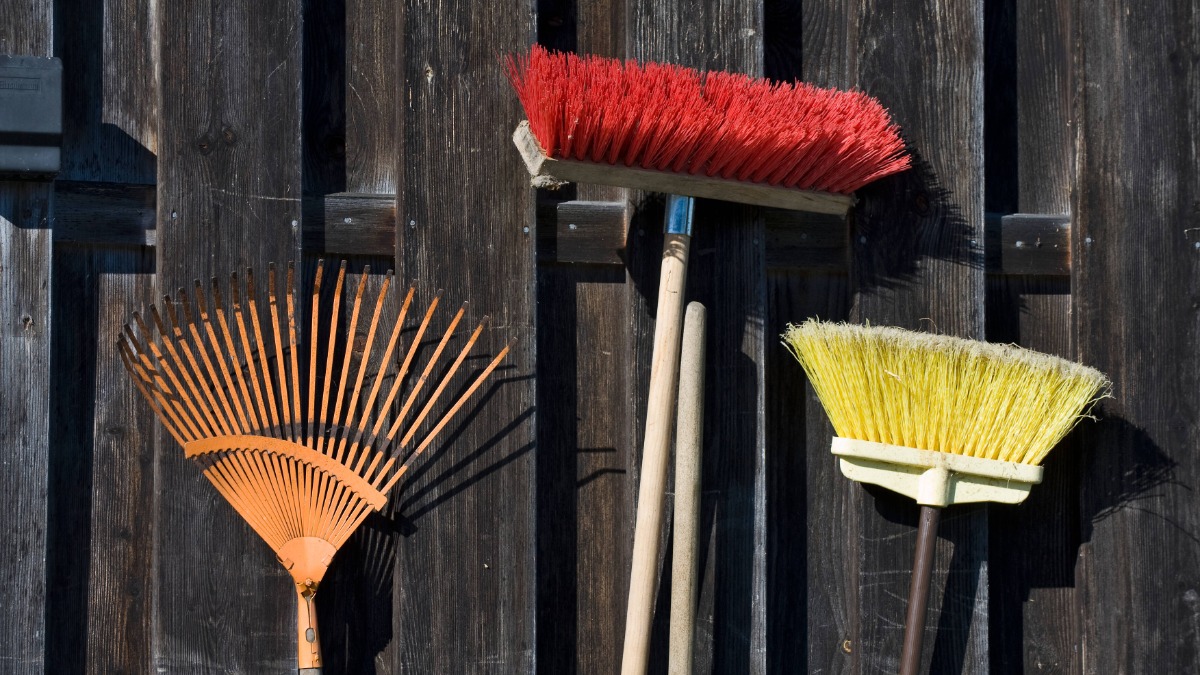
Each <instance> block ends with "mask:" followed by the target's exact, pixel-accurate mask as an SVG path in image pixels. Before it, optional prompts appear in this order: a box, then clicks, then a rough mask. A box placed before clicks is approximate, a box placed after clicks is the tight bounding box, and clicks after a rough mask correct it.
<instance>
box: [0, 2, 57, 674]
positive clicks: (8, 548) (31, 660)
mask: <svg viewBox="0 0 1200 675" xmlns="http://www.w3.org/2000/svg"><path fill="white" fill-rule="evenodd" d="M53 28H54V24H53V3H51V2H48V1H46V0H37V1H35V2H30V3H21V4H12V3H6V4H5V5H3V6H0V54H17V55H29V56H51V55H52V54H51V50H52V48H53V44H52V41H53ZM52 203H53V190H52V187H51V184H50V183H43V182H30V183H10V182H0V372H2V373H5V377H6V378H8V382H7V383H6V392H5V395H4V396H3V397H0V428H2V429H3V431H2V433H0V435H2V436H3V438H4V439H5V445H6V446H7V447H6V448H5V452H4V459H3V461H2V462H0V466H2V467H3V470H2V471H0V509H3V512H4V513H7V514H9V518H10V522H11V523H12V527H11V529H10V531H9V536H7V537H5V540H4V544H3V546H2V547H0V560H4V561H5V562H4V564H3V565H0V584H3V587H4V588H5V589H7V595H8V598H7V601H6V604H7V606H8V607H9V611H6V612H5V613H4V616H3V618H0V656H2V657H3V661H4V664H5V666H4V668H5V670H8V671H9V672H13V673H40V672H42V670H43V668H44V666H45V662H44V656H43V651H44V649H45V639H46V624H45V601H46V518H47V513H46V496H47V494H46V489H47V462H48V455H49V433H50V429H49V419H50V377H49V374H50V336H51V332H50V320H51V307H50V281H51V278H52V274H51V269H52V268H51V259H50V256H51V248H50V247H51V234H50V232H51V231H50V218H51V208H52Z"/></svg>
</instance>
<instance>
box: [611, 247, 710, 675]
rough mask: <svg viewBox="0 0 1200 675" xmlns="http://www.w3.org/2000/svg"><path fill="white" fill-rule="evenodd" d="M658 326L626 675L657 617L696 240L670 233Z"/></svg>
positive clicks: (642, 660)
mask: <svg viewBox="0 0 1200 675" xmlns="http://www.w3.org/2000/svg"><path fill="white" fill-rule="evenodd" d="M664 237H665V240H664V242H663V259H662V271H661V272H660V275H659V283H658V310H657V312H656V313H655V323H654V355H653V358H652V361H651V365H650V394H649V400H648V402H647V406H646V443H645V445H644V446H643V449H642V467H641V473H640V476H639V480H640V485H639V487H638V504H637V522H636V524H635V526H634V531H633V564H632V566H633V569H632V570H631V572H630V575H629V605H628V610H627V612H626V614H625V646H624V651H623V653H622V655H621V673H622V675H643V674H644V673H645V672H646V662H647V660H648V659H649V656H650V626H651V624H652V622H653V619H654V590H655V589H654V585H655V581H656V580H657V577H658V543H659V538H660V533H661V532H662V521H663V500H664V498H665V496H666V488H667V463H668V461H669V460H670V454H671V427H672V422H673V421H674V419H675V416H674V415H673V414H672V413H673V412H674V411H673V408H674V404H675V389H676V386H677V384H678V382H677V377H678V373H679V338H680V333H681V332H682V330H681V329H682V328H683V293H684V287H685V286H686V285H687V284H686V281H687V263H688V248H689V246H690V244H691V239H692V238H691V236H690V235H686V234H666V235H664Z"/></svg>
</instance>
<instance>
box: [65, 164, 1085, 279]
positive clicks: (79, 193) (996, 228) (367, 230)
mask: <svg viewBox="0 0 1200 675" xmlns="http://www.w3.org/2000/svg"><path fill="white" fill-rule="evenodd" d="M55 185H56V187H55V223H54V241H55V242H60V243H76V244H84V245H102V246H154V244H155V241H156V239H155V215H154V199H155V196H154V194H155V193H154V186H153V185H119V184H106V183H76V182H58V183H56V184H55ZM630 212H631V209H630V208H629V206H628V204H626V203H624V202H597V201H554V200H552V199H544V200H542V201H541V202H539V204H538V209H537V214H538V262H539V263H541V264H582V265H624V264H625V260H624V258H623V254H624V243H625V231H626V228H627V227H628V223H629V216H630ZM762 212H763V218H764V220H765V223H766V233H767V267H768V268H770V269H775V270H783V269H802V270H807V271H812V272H839V271H843V270H845V269H846V268H847V260H848V256H849V249H848V244H847V242H848V236H849V232H848V228H847V226H846V220H845V219H843V218H841V217H839V216H835V215H825V214H817V213H808V212H803V211H789V210H784V209H772V208H764V209H763V210H762ZM395 226H396V202H395V196H394V195H390V194H360V193H348V192H343V193H337V194H329V195H321V196H317V197H306V198H305V200H304V232H303V237H304V247H305V249H308V250H312V251H321V252H324V253H327V254H340V255H371V256H391V255H392V254H393V252H394V251H395V243H394V241H395V234H394V233H395ZM1070 235H1071V220H1070V217H1069V216H1066V215H1042V214H1022V213H1018V214H1011V215H1000V214H989V215H988V217H987V223H986V236H987V242H986V244H987V245H986V251H987V258H986V261H985V264H986V266H987V272H988V273H989V274H994V275H1004V276H1014V275H1016V276H1021V275H1025V276H1067V275H1069V274H1070V272H1071V263H1070Z"/></svg>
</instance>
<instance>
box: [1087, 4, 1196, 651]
mask: <svg viewBox="0 0 1200 675" xmlns="http://www.w3.org/2000/svg"><path fill="white" fill-rule="evenodd" d="M1071 11H1072V12H1073V13H1074V14H1073V16H1074V18H1075V20H1076V21H1077V22H1078V23H1077V24H1076V33H1075V34H1076V36H1077V39H1078V43H1077V45H1078V49H1077V51H1076V53H1075V63H1077V64H1078V65H1077V68H1078V70H1077V73H1076V77H1077V80H1078V89H1077V90H1076V94H1077V99H1076V102H1077V106H1078V107H1077V108H1076V118H1075V119H1076V125H1075V129H1076V130H1077V135H1076V143H1077V145H1076V150H1077V152H1078V156H1077V164H1076V173H1075V176H1074V184H1075V193H1074V195H1073V201H1074V207H1075V209H1074V212H1075V214H1076V215H1077V221H1078V223H1079V226H1078V227H1077V228H1076V229H1075V231H1074V232H1073V236H1072V242H1071V243H1072V247H1073V253H1072V257H1073V264H1072V273H1073V274H1072V280H1071V281H1072V286H1071V290H1072V301H1073V306H1072V313H1073V315H1074V317H1075V321H1076V323H1075V339H1076V341H1077V344H1078V349H1079V356H1080V358H1081V359H1082V360H1083V361H1084V362H1086V363H1088V364H1090V365H1093V366H1095V367H1097V368H1099V369H1100V370H1102V371H1104V372H1106V373H1108V375H1109V376H1110V377H1112V378H1113V384H1114V391H1113V399H1112V400H1110V401H1107V402H1106V403H1105V405H1104V406H1103V407H1102V409H1101V411H1100V415H1101V420H1100V422H1099V423H1098V424H1095V425H1090V426H1084V427H1083V428H1082V429H1081V431H1082V432H1083V433H1082V434H1081V439H1080V440H1081V442H1082V443H1083V452H1084V453H1085V455H1084V457H1085V459H1084V462H1083V476H1082V487H1081V500H1080V506H1081V513H1080V522H1081V526H1082V528H1083V532H1082V539H1083V542H1084V543H1083V546H1082V548H1081V550H1080V559H1079V563H1078V567H1077V568H1076V569H1077V580H1078V581H1077V583H1078V607H1079V612H1080V614H1079V616H1080V619H1081V621H1082V624H1081V630H1082V637H1083V641H1082V649H1081V654H1082V671H1083V672H1084V673H1151V672H1186V671H1188V670H1195V668H1196V664H1197V662H1198V661H1200V643H1198V642H1197V633H1196V625H1197V623H1196V622H1197V617H1198V616H1200V508H1197V499H1196V491H1195V490H1196V485H1197V484H1198V483H1200V455H1197V453H1196V451H1195V449H1196V447H1197V445H1198V444H1200V427H1198V426H1197V424H1196V419H1197V411H1196V403H1195V402H1196V396H1195V392H1196V391H1198V390H1200V355H1198V353H1197V350H1196V345H1197V344H1200V334H1198V329H1200V323H1197V321H1196V310H1197V297H1198V295H1197V294H1198V293H1200V246H1198V245H1197V242H1198V241H1200V238H1198V237H1197V236H1196V235H1197V231H1196V230H1195V229H1193V228H1194V227H1195V224H1196V223H1195V221H1196V209H1197V206H1196V205H1197V203H1200V191H1198V190H1197V185H1198V184H1200V175H1198V174H1200V170H1198V169H1197V167H1198V166H1200V157H1198V156H1197V147H1196V142H1195V140H1196V129H1197V128H1200V119H1197V116H1198V114H1200V34H1198V33H1197V31H1198V30H1200V23H1197V21H1196V17H1195V8H1194V7H1193V6H1191V5H1190V4H1188V3H1181V2H1163V1H1160V2H1144V3H1086V2H1078V3H1074V4H1073V5H1072V9H1071Z"/></svg>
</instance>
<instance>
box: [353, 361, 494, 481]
mask: <svg viewBox="0 0 1200 675" xmlns="http://www.w3.org/2000/svg"><path fill="white" fill-rule="evenodd" d="M516 343H517V339H516V338H513V339H511V340H509V341H508V344H507V345H505V346H504V349H501V350H500V352H499V353H498V354H496V356H495V358H493V359H492V362H491V363H489V364H488V365H487V368H484V370H483V372H482V373H480V374H479V377H477V378H475V381H474V382H472V383H471V386H470V387H468V388H467V390H466V391H465V392H463V394H462V396H459V397H458V400H457V401H455V402H454V405H453V406H451V407H450V410H448V411H446V414H445V415H443V416H442V418H441V419H440V420H438V423H437V424H436V425H435V426H434V427H433V430H432V431H430V432H429V435H427V436H426V437H425V440H423V441H421V444H420V445H419V446H417V449H416V450H414V451H413V453H412V454H411V455H409V456H408V458H407V459H405V460H404V463H403V464H401V465H400V468H399V469H397V470H396V473H395V474H393V475H392V477H391V479H389V480H388V482H387V484H386V485H385V486H384V487H383V488H382V489H381V490H380V492H382V493H383V494H387V493H388V492H390V491H391V489H392V487H393V486H395V485H396V481H398V480H400V477H401V476H403V475H404V473H405V472H406V471H408V468H409V466H411V465H412V462H413V461H414V460H416V458H417V457H419V456H420V455H421V453H422V452H424V451H425V448H427V447H429V444H430V443H432V442H433V439H434V438H436V437H437V435H438V434H439V433H441V431H442V429H443V428H445V426H446V425H447V424H449V423H450V420H451V419H453V418H454V416H455V415H456V414H458V411H459V409H460V408H462V406H463V404H464V403H466V402H467V399H469V398H471V395H472V394H474V393H475V390H476V389H479V387H480V386H481V385H482V384H483V383H484V381H485V380H487V378H488V376H489V375H491V374H492V371H494V370H495V369H496V367H497V366H499V365H500V362H501V361H503V360H504V357H505V356H508V352H509V350H511V349H512V346H513V345H515V344H516ZM389 463H390V462H389ZM386 474H387V470H386V468H385V469H384V470H382V471H380V473H379V476H378V477H377V478H376V481H378V480H379V479H380V478H382V477H383V476H384V475H386Z"/></svg>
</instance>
